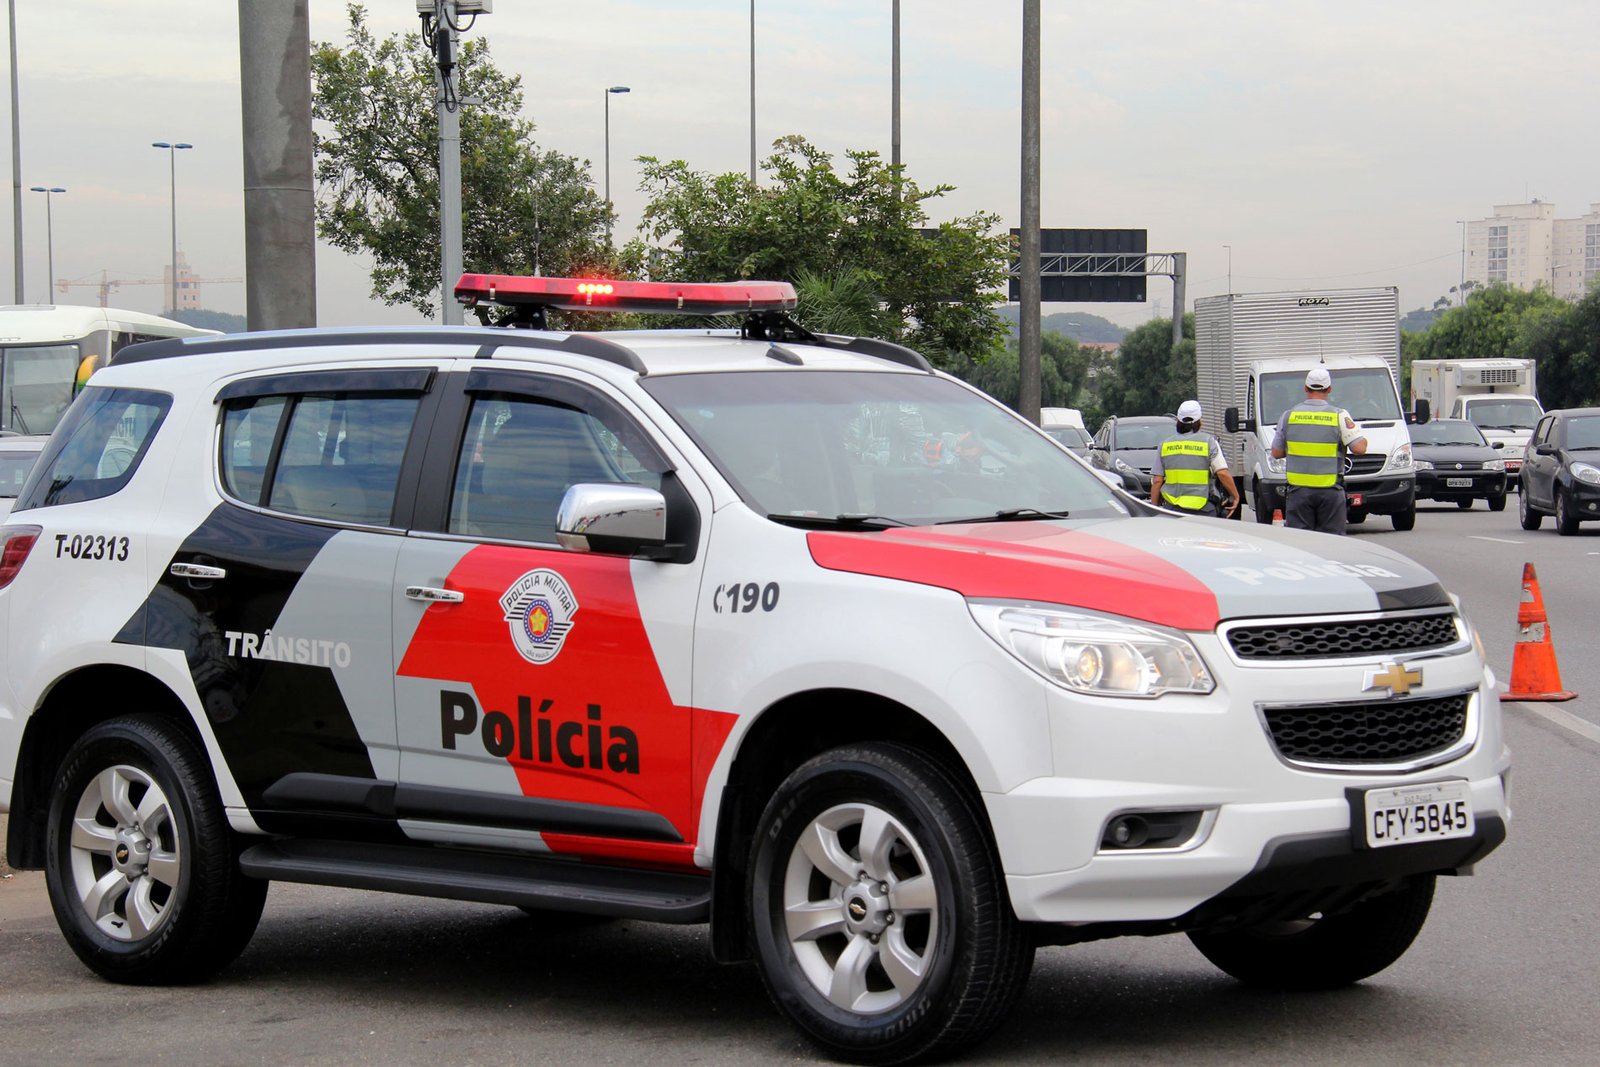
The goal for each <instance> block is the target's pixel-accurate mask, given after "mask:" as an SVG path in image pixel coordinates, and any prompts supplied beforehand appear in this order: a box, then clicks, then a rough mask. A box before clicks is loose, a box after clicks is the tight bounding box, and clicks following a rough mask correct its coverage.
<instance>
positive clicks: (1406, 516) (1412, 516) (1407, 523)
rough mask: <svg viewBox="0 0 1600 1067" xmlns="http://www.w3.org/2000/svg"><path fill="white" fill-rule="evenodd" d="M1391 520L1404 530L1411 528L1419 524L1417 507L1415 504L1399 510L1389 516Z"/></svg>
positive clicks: (1397, 528)
mask: <svg viewBox="0 0 1600 1067" xmlns="http://www.w3.org/2000/svg"><path fill="white" fill-rule="evenodd" d="M1389 521H1390V522H1392V523H1394V528H1395V529H1396V530H1400V531H1402V532H1404V531H1406V530H1410V529H1412V528H1413V527H1415V526H1416V525H1417V508H1416V505H1415V504H1413V505H1412V506H1411V507H1409V508H1406V509H1405V510H1404V511H1397V512H1395V513H1394V514H1393V515H1391V516H1389Z"/></svg>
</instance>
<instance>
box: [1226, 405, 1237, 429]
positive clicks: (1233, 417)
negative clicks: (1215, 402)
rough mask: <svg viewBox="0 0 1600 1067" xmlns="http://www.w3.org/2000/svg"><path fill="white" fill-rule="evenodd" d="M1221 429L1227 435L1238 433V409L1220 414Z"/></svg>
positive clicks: (1231, 409)
mask: <svg viewBox="0 0 1600 1067" xmlns="http://www.w3.org/2000/svg"><path fill="white" fill-rule="evenodd" d="M1222 427H1223V429H1225V430H1227V431H1228V432H1229V433H1238V432H1239V409H1238V408H1229V409H1228V410H1227V411H1224V412H1223V413H1222Z"/></svg>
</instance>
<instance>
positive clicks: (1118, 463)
mask: <svg viewBox="0 0 1600 1067" xmlns="http://www.w3.org/2000/svg"><path fill="white" fill-rule="evenodd" d="M1111 465H1112V466H1113V467H1115V468H1116V469H1117V470H1119V471H1121V472H1122V473H1123V474H1138V473H1139V468H1138V467H1135V466H1134V465H1133V464H1131V463H1129V462H1128V461H1127V460H1125V459H1123V458H1122V457H1121V456H1113V457H1111Z"/></svg>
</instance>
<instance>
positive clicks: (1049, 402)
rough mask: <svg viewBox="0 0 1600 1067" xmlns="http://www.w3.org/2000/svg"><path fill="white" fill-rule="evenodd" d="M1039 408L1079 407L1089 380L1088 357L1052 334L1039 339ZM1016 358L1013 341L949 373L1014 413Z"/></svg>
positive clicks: (964, 361)
mask: <svg viewBox="0 0 1600 1067" xmlns="http://www.w3.org/2000/svg"><path fill="white" fill-rule="evenodd" d="M1039 340H1040V344H1039V348H1040V352H1039V385H1040V391H1039V395H1040V397H1041V400H1040V406H1041V407H1047V408H1072V407H1078V406H1079V399H1080V397H1081V396H1082V394H1083V389H1084V385H1085V383H1086V382H1087V380H1088V376H1089V365H1090V360H1091V353H1094V352H1095V350H1094V349H1089V348H1083V347H1081V346H1080V345H1079V344H1078V342H1076V341H1074V340H1073V339H1072V338H1070V337H1068V336H1066V335H1065V334H1060V333H1056V332H1055V331H1053V330H1050V331H1046V332H1045V333H1043V334H1041V335H1040V339H1039ZM1018 364H1019V355H1018V350H1017V342H1016V340H1015V339H1013V340H1011V341H1009V342H1007V343H1006V344H1005V346H1004V347H997V348H996V349H994V350H993V351H992V352H990V353H989V354H988V355H987V356H986V357H985V358H984V359H982V360H972V359H962V360H959V361H956V362H955V363H953V364H952V366H951V367H950V368H949V369H950V371H951V373H953V374H955V375H956V376H957V377H959V378H961V379H962V380H963V381H965V382H967V383H968V384H970V385H973V386H976V387H977V388H979V389H982V390H983V391H984V392H986V393H988V394H989V395H990V396H992V397H994V398H995V399H996V400H998V401H1000V402H1001V403H1002V404H1005V405H1006V406H1007V407H1009V408H1011V409H1012V410H1016V407H1017V400H1018V395H1019V389H1020V381H1021V375H1020V373H1019V366H1018Z"/></svg>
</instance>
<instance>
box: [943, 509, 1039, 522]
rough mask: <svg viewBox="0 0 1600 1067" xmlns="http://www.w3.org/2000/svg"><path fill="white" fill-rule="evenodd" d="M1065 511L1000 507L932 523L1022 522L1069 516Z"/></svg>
mask: <svg viewBox="0 0 1600 1067" xmlns="http://www.w3.org/2000/svg"><path fill="white" fill-rule="evenodd" d="M1070 517H1071V513H1070V512H1067V511H1040V510H1039V509H1038V508H1001V509H1000V510H999V511H995V512H991V513H990V514H988V515H974V516H972V517H971V518H968V519H944V520H942V521H940V522H937V523H934V525H935V526H949V525H952V524H954V523H962V522H1024V521H1027V520H1029V519H1065V518H1070Z"/></svg>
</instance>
